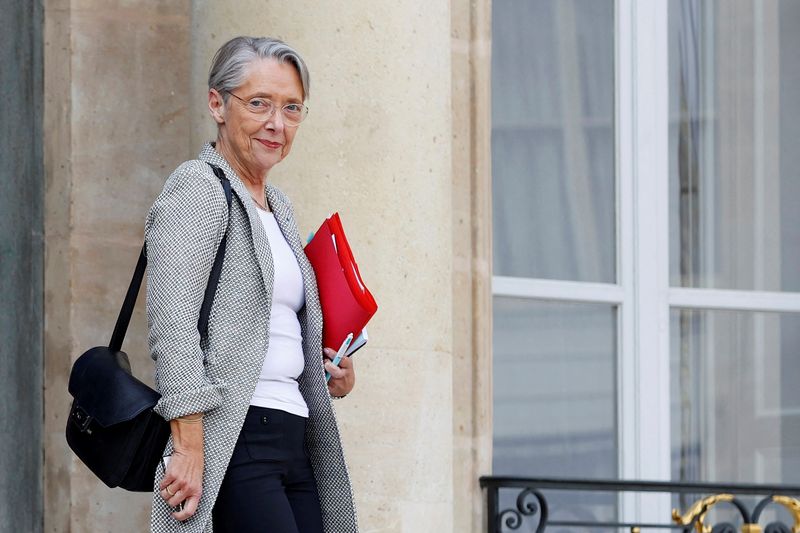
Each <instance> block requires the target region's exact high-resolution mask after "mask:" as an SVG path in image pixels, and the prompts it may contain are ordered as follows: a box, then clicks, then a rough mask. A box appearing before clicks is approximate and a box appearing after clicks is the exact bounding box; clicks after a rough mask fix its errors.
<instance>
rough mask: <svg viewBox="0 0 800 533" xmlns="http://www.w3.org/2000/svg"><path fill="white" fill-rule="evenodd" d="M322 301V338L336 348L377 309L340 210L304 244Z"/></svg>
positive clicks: (354, 333) (364, 324) (357, 330)
mask: <svg viewBox="0 0 800 533" xmlns="http://www.w3.org/2000/svg"><path fill="white" fill-rule="evenodd" d="M306 256H307V257H308V260H309V261H310V262H311V266H312V267H313V268H314V274H316V276H317V287H318V288H319V299H320V304H321V305H322V318H323V324H324V325H323V328H322V342H323V344H324V345H325V346H327V347H329V348H333V349H334V350H337V349H339V346H341V345H342V342H344V339H345V337H347V334H348V333H352V334H353V336H354V337H357V336H358V334H359V333H360V332H361V330H362V329H364V326H366V325H367V322H369V319H370V318H372V315H374V314H375V312H376V311H377V310H378V304H377V303H375V299H374V298H373V297H372V294H371V293H370V292H369V289H367V286H366V285H365V284H364V281H363V280H362V279H361V274H359V272H358V265H356V261H355V259H354V258H353V252H352V251H351V250H350V245H349V244H348V243H347V238H346V237H345V234H344V229H342V222H341V220H339V214H338V213H334V214H333V215H331V216H330V217H328V218H327V219H326V220H325V221H324V222H323V223H322V225H321V226H320V227H319V230H317V232H316V233H315V234H314V237H313V238H312V239H311V242H309V243H308V244H307V245H306Z"/></svg>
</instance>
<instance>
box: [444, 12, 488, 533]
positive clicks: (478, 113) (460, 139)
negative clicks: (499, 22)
mask: <svg viewBox="0 0 800 533" xmlns="http://www.w3.org/2000/svg"><path fill="white" fill-rule="evenodd" d="M451 9H452V27H451V37H452V45H451V48H452V63H453V66H452V76H453V81H452V83H453V102H452V107H453V330H454V331H453V354H454V356H453V435H454V449H453V464H454V465H455V466H454V469H453V499H454V511H453V512H454V517H453V531H458V532H462V531H463V532H468V531H472V532H475V533H477V532H479V531H484V528H483V525H484V523H485V508H486V501H485V496H484V494H483V493H482V491H481V489H480V486H479V484H478V479H479V477H480V476H481V475H488V474H490V473H491V471H492V426H491V415H492V360H491V353H492V286H491V281H492V242H491V241H492V227H491V217H492V215H491V207H492V182H491V170H492V165H491V151H492V150H491V131H492V126H491V124H492V123H491V120H492V117H491V12H492V6H491V1H490V0H473V1H471V2H453V3H452V8H451Z"/></svg>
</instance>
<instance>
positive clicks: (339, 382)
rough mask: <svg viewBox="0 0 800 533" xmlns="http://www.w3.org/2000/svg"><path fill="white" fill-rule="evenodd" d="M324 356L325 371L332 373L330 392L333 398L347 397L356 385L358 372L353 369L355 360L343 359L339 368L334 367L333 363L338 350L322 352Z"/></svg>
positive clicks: (328, 349)
mask: <svg viewBox="0 0 800 533" xmlns="http://www.w3.org/2000/svg"><path fill="white" fill-rule="evenodd" d="M322 355H323V356H324V358H325V359H324V363H325V370H327V371H328V372H330V374H331V380H330V381H328V391H329V392H330V393H331V396H345V395H347V394H348V393H349V392H350V391H351V390H353V386H354V385H355V384H356V371H355V369H354V368H353V360H352V359H351V358H350V357H342V360H341V361H339V366H334V364H333V363H332V362H331V361H333V358H334V357H336V350H334V349H333V348H325V349H323V350H322Z"/></svg>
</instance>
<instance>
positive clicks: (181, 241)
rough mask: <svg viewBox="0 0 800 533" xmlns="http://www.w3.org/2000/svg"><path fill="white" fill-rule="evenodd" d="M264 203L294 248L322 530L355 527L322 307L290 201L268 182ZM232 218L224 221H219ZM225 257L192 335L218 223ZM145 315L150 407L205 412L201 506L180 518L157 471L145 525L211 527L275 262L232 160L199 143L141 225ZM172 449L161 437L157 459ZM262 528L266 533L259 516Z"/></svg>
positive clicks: (265, 317)
mask: <svg viewBox="0 0 800 533" xmlns="http://www.w3.org/2000/svg"><path fill="white" fill-rule="evenodd" d="M206 162H210V163H214V164H215V165H217V166H219V167H220V168H222V169H223V170H224V171H225V174H226V175H227V177H228V179H229V180H230V182H231V188H232V190H233V203H232V205H231V210H230V217H229V215H228V209H227V205H226V202H225V195H224V192H223V189H222V186H221V184H220V182H219V180H218V179H217V177H216V176H214V174H213V172H212V170H211V167H209V166H208V164H206ZM266 194H267V201H268V202H269V205H270V208H271V209H272V211H273V212H274V213H275V218H276V220H277V221H278V225H279V226H280V229H281V231H282V232H283V234H284V236H285V237H286V240H287V241H288V243H289V246H290V247H291V248H292V250H293V251H294V254H295V256H296V257H297V261H298V263H299V265H300V271H301V272H302V275H303V284H304V286H305V296H306V303H305V307H303V309H302V310H301V311H300V313H298V316H299V320H300V325H301V329H302V334H303V351H304V352H305V361H306V362H305V369H304V371H303V373H302V375H301V376H300V378H299V383H300V391H301V393H302V394H303V397H304V398H305V400H306V403H307V404H308V410H309V418H308V426H307V427H308V429H307V433H306V446H307V448H308V453H309V456H310V458H311V464H312V466H313V469H314V477H315V478H316V480H317V485H318V487H319V497H320V503H321V507H322V518H323V522H324V524H325V533H350V532H357V531H358V526H357V520H356V514H355V506H354V503H353V495H352V490H351V487H350V479H349V475H348V472H347V466H346V464H345V459H344V454H343V451H342V445H341V441H340V438H339V430H338V428H337V425H336V417H335V415H334V411H333V407H332V406H331V398H330V395H329V394H328V388H327V386H326V384H325V377H324V370H323V366H322V363H321V360H322V312H321V310H320V303H319V295H318V292H317V285H316V279H315V277H314V271H313V270H312V268H311V265H310V264H309V262H308V259H307V258H306V256H305V253H304V252H303V244H302V241H301V240H300V236H299V234H298V230H297V224H296V222H295V219H294V215H293V212H292V206H291V203H290V202H289V200H288V198H287V197H286V196H285V195H284V194H283V193H282V192H280V191H279V190H278V189H276V188H275V187H273V186H271V185H267V190H266ZM229 218H230V219H229ZM226 227H227V231H228V241H227V248H226V252H225V262H224V265H223V267H222V273H221V275H220V281H219V286H218V287H217V292H216V295H215V298H214V304H213V307H212V309H211V316H210V319H209V327H208V339H207V340H206V339H204V340H202V342H201V339H200V337H199V334H198V332H197V319H198V315H199V311H200V305H201V302H202V300H203V293H204V291H205V287H206V284H207V282H208V276H209V273H210V271H211V265H212V263H213V259H214V255H215V253H216V250H217V247H218V246H219V243H220V240H221V239H222V236H223V233H224V232H225V228H226ZM145 239H146V242H147V255H148V257H147V261H148V274H147V318H148V325H149V328H150V329H149V332H150V333H149V344H150V353H151V355H152V357H153V359H155V367H156V369H155V378H156V387H157V389H158V390H159V392H160V393H161V394H162V398H161V400H160V401H159V402H158V404H157V406H156V412H158V413H159V414H160V415H161V416H163V417H164V418H165V419H167V420H171V419H173V418H176V417H179V416H182V415H186V414H189V413H196V412H200V411H203V412H205V414H206V415H205V419H204V422H203V423H204V432H205V438H204V448H205V472H204V475H203V494H202V497H201V499H200V506H199V508H198V510H197V512H196V513H195V515H194V516H192V517H191V518H189V519H188V520H186V521H184V522H178V521H177V520H175V519H174V518H172V516H171V515H170V513H171V512H172V509H171V508H169V507H168V506H167V505H166V503H165V502H164V500H162V498H161V496H160V495H159V491H158V484H159V483H160V482H161V480H162V479H163V477H164V470H163V468H162V467H161V466H159V467H158V468H157V470H156V474H155V482H154V490H153V510H152V515H151V529H152V531H155V532H186V533H189V532H198V533H200V532H211V531H212V525H211V510H212V508H213V507H214V501H215V500H216V497H217V493H218V492H219V487H220V484H221V483H222V479H223V477H224V476H225V470H226V468H227V465H228V461H229V460H230V457H231V454H232V452H233V446H234V444H235V443H236V439H237V437H238V435H239V431H240V429H241V427H242V423H243V420H244V417H245V414H246V412H247V409H248V406H249V403H250V398H251V396H252V394H253V391H254V389H255V385H256V382H257V380H258V376H259V374H260V372H261V366H262V363H263V359H264V355H265V354H266V352H267V343H268V342H269V335H268V333H269V318H270V317H269V309H270V302H271V300H272V284H273V277H274V271H273V264H272V254H271V252H270V247H269V242H268V240H267V236H266V233H265V231H264V228H263V226H262V223H261V220H260V219H259V215H258V213H257V212H256V208H255V204H254V202H253V200H252V199H251V197H250V194H249V193H248V192H247V189H246V188H245V186H244V184H243V183H242V181H241V179H240V178H239V176H237V174H236V173H235V172H234V171H233V169H232V168H231V167H230V165H229V164H228V163H227V161H225V159H224V158H222V156H220V155H219V154H218V153H217V152H216V150H214V148H213V146H212V145H211V144H206V145H205V146H204V147H203V150H202V151H201V152H200V156H199V160H193V161H187V162H185V163H183V164H182V165H181V166H179V167H178V168H177V169H176V170H175V171H174V172H173V173H172V175H171V176H170V177H169V178H168V179H167V182H166V184H165V185H164V190H163V191H162V193H161V194H160V195H159V196H158V198H157V199H156V201H155V203H154V204H153V207H152V208H151V210H150V213H149V214H148V216H147V222H146V224H145ZM170 453H172V440H171V439H170V441H169V443H168V444H167V448H166V450H165V451H164V454H165V455H169V454H170ZM264 525H265V528H264V531H269V517H265V524H264Z"/></svg>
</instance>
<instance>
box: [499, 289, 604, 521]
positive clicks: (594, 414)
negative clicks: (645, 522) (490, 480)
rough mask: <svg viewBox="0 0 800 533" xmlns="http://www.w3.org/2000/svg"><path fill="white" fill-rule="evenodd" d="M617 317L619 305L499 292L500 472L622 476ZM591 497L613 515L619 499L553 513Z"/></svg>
mask: <svg viewBox="0 0 800 533" xmlns="http://www.w3.org/2000/svg"><path fill="white" fill-rule="evenodd" d="M616 321H617V319H616V308H615V307H613V306H611V305H601V304H596V305H595V304H565V303H551V302H541V301H536V300H528V299H522V298H507V297H495V299H494V352H493V353H494V363H493V372H494V415H493V420H494V427H493V429H494V441H493V442H494V452H493V453H494V456H493V467H492V472H493V474H494V475H514V476H553V477H577V478H616V477H617V437H616V436H617V417H616V416H617V415H616V413H617V408H616V406H617V400H616V349H617V348H616V346H617V342H616V331H617V326H616ZM554 497H555V496H554ZM555 498H556V499H554V500H553V503H554V504H556V507H558V503H559V502H560V501H561V500H560V499H558V498H557V497H555ZM576 502H578V503H576ZM584 504H585V505H584ZM586 506H588V512H590V513H591V514H593V515H594V516H595V517H596V518H597V519H610V518H613V515H614V513H615V512H616V511H615V508H616V499H615V498H614V496H613V495H609V494H585V495H581V496H580V498H576V497H573V498H572V501H571V502H569V504H568V505H565V509H564V510H563V511H560V513H561V514H556V513H554V514H553V517H554V518H555V517H558V518H560V519H570V517H572V518H571V519H576V518H575V515H573V514H570V513H576V512H586V511H587V507H586Z"/></svg>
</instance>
